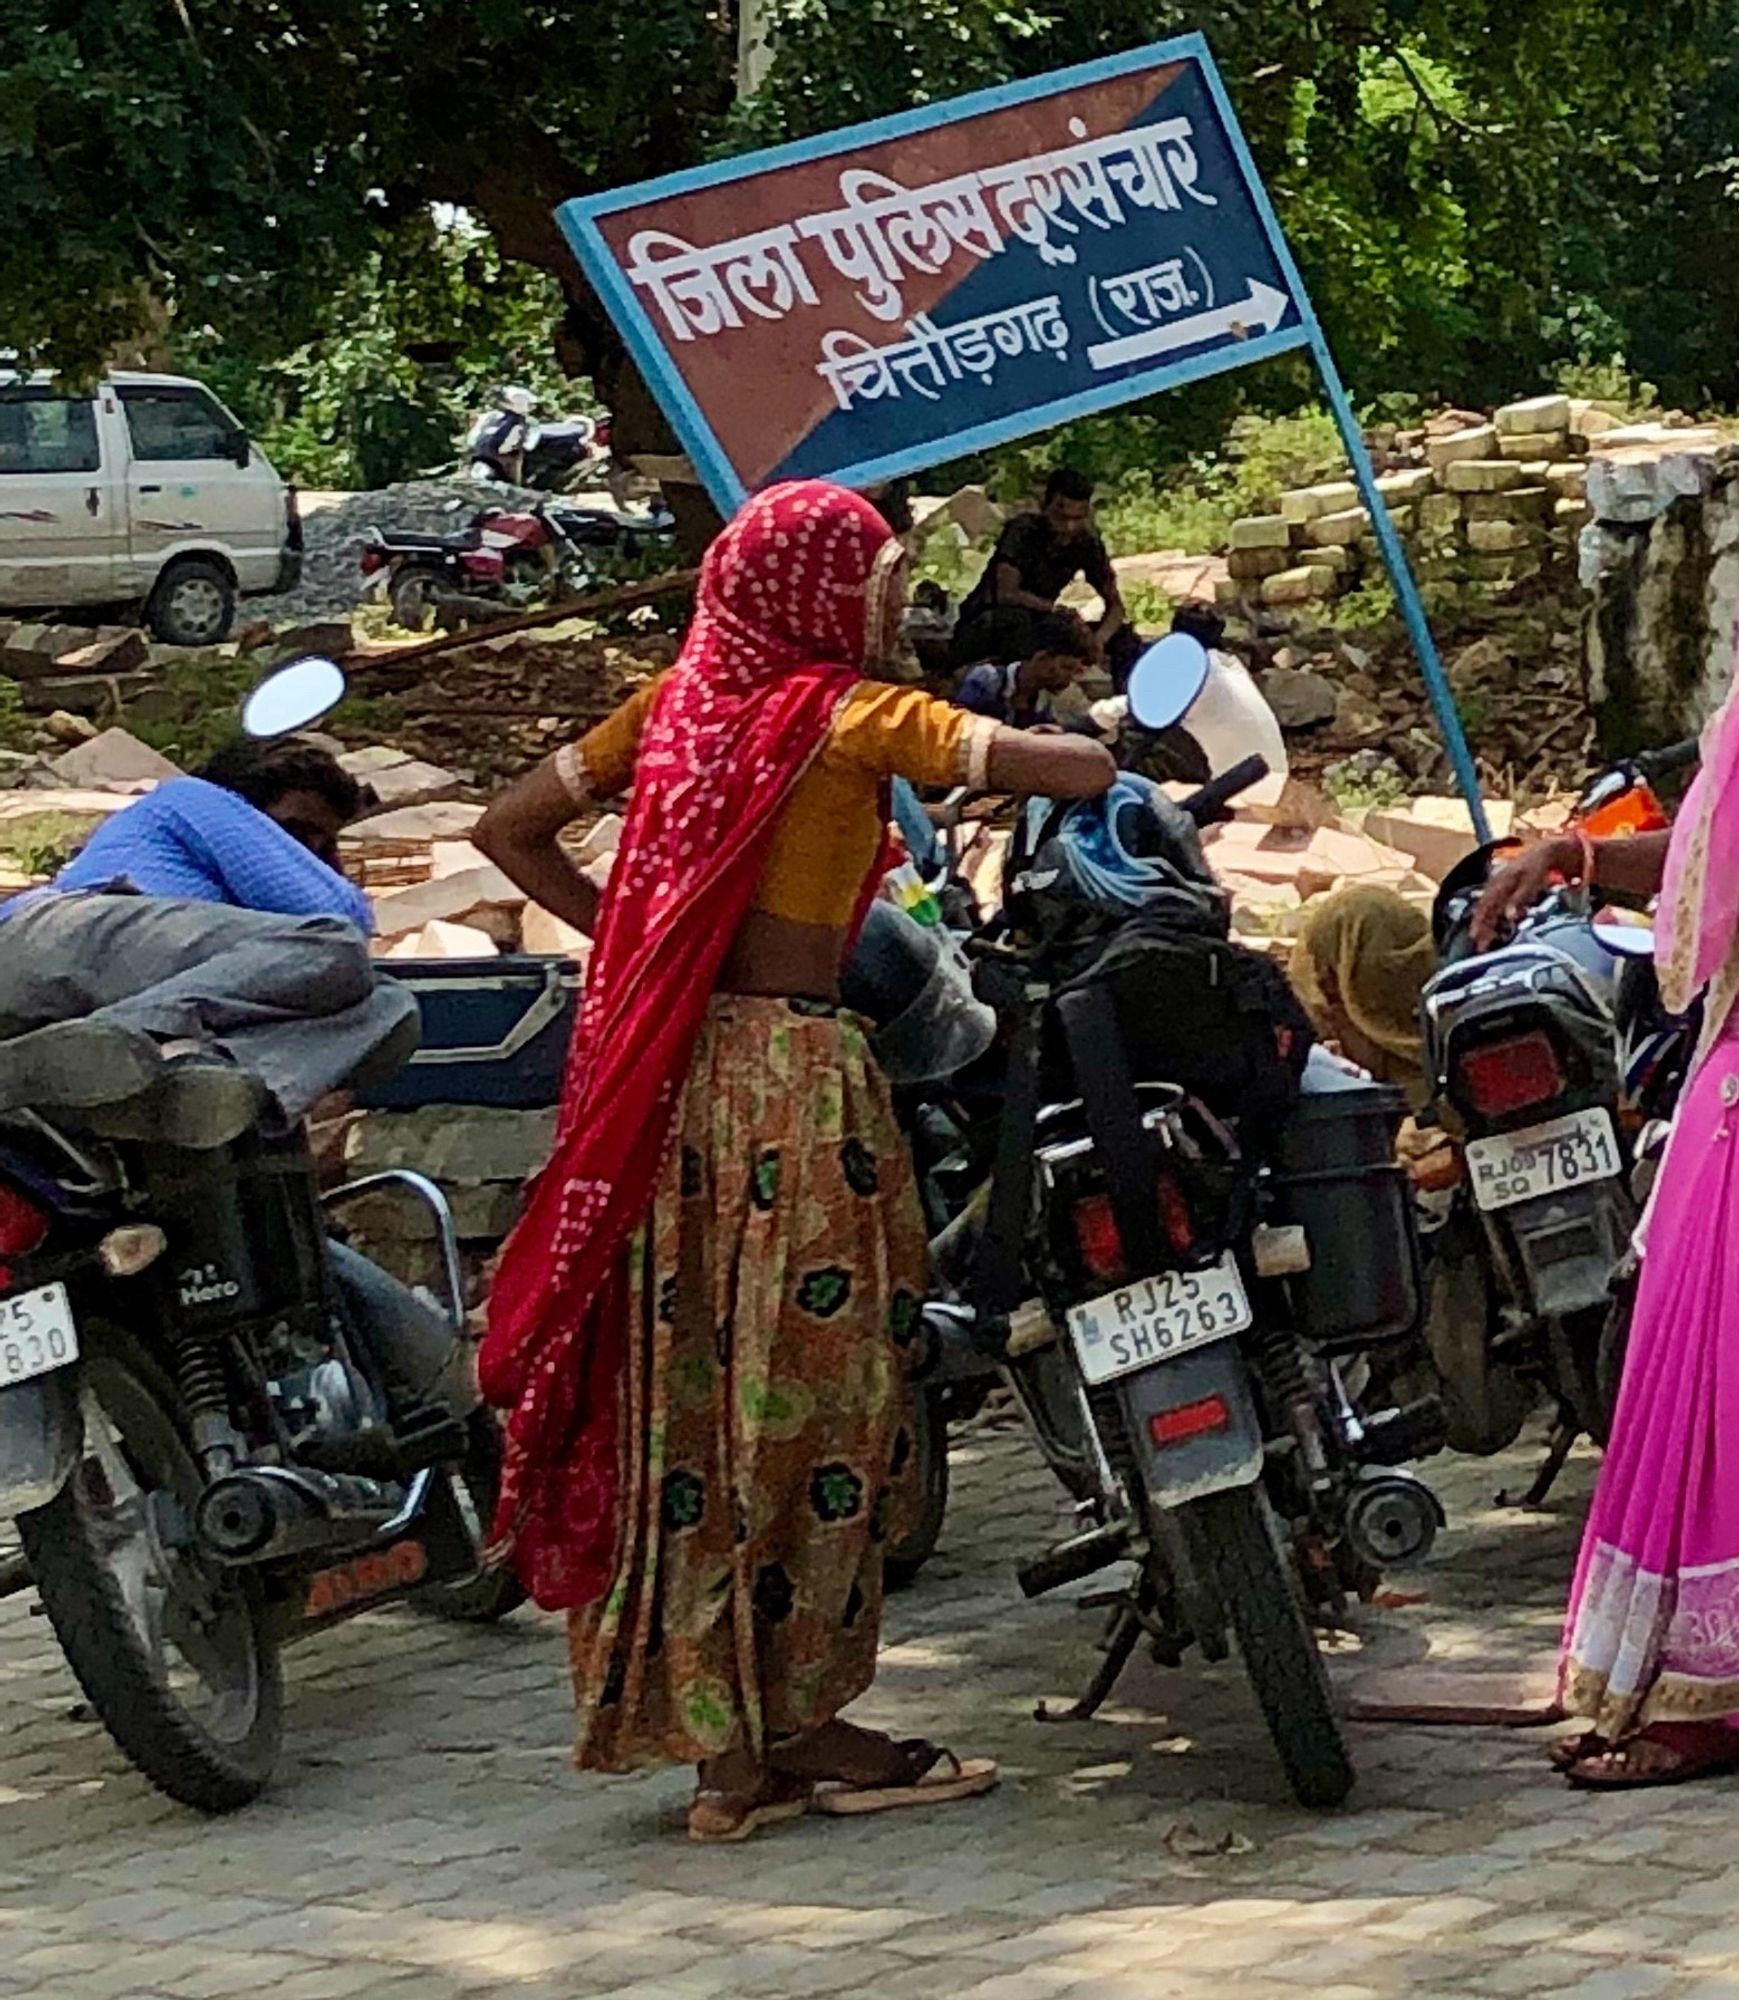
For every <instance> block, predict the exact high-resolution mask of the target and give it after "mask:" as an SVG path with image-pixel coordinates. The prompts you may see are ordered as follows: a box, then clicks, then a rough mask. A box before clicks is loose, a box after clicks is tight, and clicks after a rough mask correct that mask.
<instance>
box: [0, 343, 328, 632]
mask: <svg viewBox="0 0 1739 2000" xmlns="http://www.w3.org/2000/svg"><path fill="white" fill-rule="evenodd" d="M301 565H302V528H301V522H300V521H299V520H298V519H297V515H296V498H295V494H294V492H293V491H292V489H291V488H289V487H288V486H286V485H285V484H284V482H283V480H281V479H280V478H279V477H278V475H277V473H276V472H274V471H273V470H272V467H271V465H270V464H269V463H268V462H267V460H266V458H265V456H264V454H263V453H262V452H261V451H260V450H259V448H258V447H257V446H255V445H252V444H250V443H249V442H248V437H247V433H246V432H245V431H244V430H243V429H242V427H241V425H240V424H238V423H237V422H236V420H235V418H234V417H232V416H231V415H230V413H229V412H228V411H227V410H226V409H225V408H224V407H223V405H222V404H221V403H220V402H219V401H218V400H217V398H216V397H215V396H214V395H213V394H212V393H211V391H210V390H209V389H207V388H205V387H203V386H202V385H201V384H200V383H198V382H191V381H188V380H187V379H186V377H184V376H180V375H139V374H115V375H111V376H109V377H108V378H107V379H106V380H104V381H103V382H102V383H100V384H99V385H98V387H97V388H96V389H94V390H93V391H91V392H90V393H89V394H87V395H69V394H67V393H66V392H65V391H64V390H61V389H58V388H56V387H55V385H54V383H53V381H52V380H51V378H50V377H48V376H47V375H18V374H6V373H0V609H7V610H18V611H39V612H51V611H52V612H58V611H66V610H69V609H71V608H72V607H74V606H77V605H118V604H123V603H132V604H138V603H141V602H142V603H143V604H144V606H145V616H146V621H147V623H148V624H149V625H150V627H151V630H152V631H153V632H154V633H155V634H156V636H157V637H158V638H159V639H162V640H165V641H166V642H167V643H169V644H170V645H176V646H210V645H215V644H216V643H217V642H218V641H219V640H221V639H223V638H224V637H225V636H226V635H227V634H228V632H229V629H230V625H231V622H232V621H233V619H234V617H235V605H236V599H237V597H238V596H241V595H244V594H247V593H251V592H255V591H268V590H287V589H289V588H290V587H291V585H292V584H294V582H295V581H296V578H297V576H298V574H299V573H300V570H301Z"/></svg>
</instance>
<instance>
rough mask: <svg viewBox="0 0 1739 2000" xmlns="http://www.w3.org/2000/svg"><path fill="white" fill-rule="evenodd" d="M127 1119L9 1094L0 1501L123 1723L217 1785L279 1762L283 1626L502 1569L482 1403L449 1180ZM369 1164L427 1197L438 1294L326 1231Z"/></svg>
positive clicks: (287, 1135) (95, 1686) (163, 1768)
mask: <svg viewBox="0 0 1739 2000" xmlns="http://www.w3.org/2000/svg"><path fill="white" fill-rule="evenodd" d="M140 1129H141V1124H140V1120H139V1118H138V1116H137V1107H136V1106H135V1107H130V1108H129V1107H104V1108H99V1109H94V1110H93V1109H86V1110H82V1111H79V1112H77V1113H72V1112H66V1111H62V1110H59V1109H56V1108H55V1107H54V1106H53V1105H51V1104H49V1103H46V1102H45V1103H40V1104H38V1105H36V1106H35V1107H34V1108H30V1109H15V1110H12V1111H10V1112H8V1113H5V1114H3V1115H0V1513H3V1514H5V1515H6V1516H10V1517H13V1518H15V1519H16V1522H17V1528H18V1533H19V1536H20V1539H21V1541H22V1544H23V1552H24V1557H25V1559H26V1561H27V1563H28V1570H29V1579H30V1581H32V1582H33V1583H34V1585H35V1588H36V1590H37V1592H38V1593H39V1595H40V1597H41V1601H42V1605H43V1608H44V1610H45V1611H46V1612H47V1614H48V1618H49V1621H50V1623H51V1624H52V1625H53V1627H54V1631H55V1634H56V1637H57V1638H58V1639H59V1641H60V1644H61V1648H62V1650H63V1651H64V1653H65V1654H66V1657H67V1660H68V1663H69V1664H70V1665H71V1667H72V1669H73V1672H74V1673H75V1674H76V1675H77V1677H78V1680H79V1682H80V1684H81V1686H82V1687H83V1688H84V1691H85V1693H86V1694H87V1695H88V1696H89V1698H90V1701H91V1704H92V1706H93V1708H94V1709H95V1710H96V1713H97V1715H98V1716H99V1717H100V1718H101V1720H102V1722H103V1724H104V1725H105V1727H106V1728H107V1729H108V1731H109V1733H110V1735H111V1736H112V1737H113V1738H114V1739H115V1741H116V1743H117V1744H119V1746H120V1747H121V1749H122V1750H123V1751H124V1752H125V1754H126V1755H127V1756H128V1758H130V1759H131V1761H132V1762H133V1763H134V1764H135V1765H136V1766H137V1767H138V1768H139V1770H140V1771H142V1772H143V1773H144V1774H145V1776H146V1777H147V1778H149V1779H150V1780H151V1782H152V1783H153V1784H155V1785H157V1786H158V1787H159V1788H160V1789H161V1790H163V1791H164V1792H167V1793H168V1794H169V1795H170V1796H171V1797H172V1798H176V1799H179V1800H181V1801H182V1802H183V1803H185V1804H187V1805H191V1806H195V1807H197V1808H199V1809H200V1810H202V1811H205V1812H213V1813H216V1812H226V1811H230V1810H232V1809H234V1808H236V1807H238V1806H241V1805H244V1804H246V1803H247V1802H248V1801H249V1800H250V1799H252V1798H254V1797H255V1796H256V1794H257V1793H258V1792H259V1791H260V1790H261V1788H262V1787H263V1786H264V1785H265V1784H266V1782H267V1781H268V1779H269V1778H270V1776H271V1773H272V1770H273V1767H274V1764H275V1762H276V1759H277V1754H278V1747H279V1740H280V1735H281V1731H282V1723H283V1682H282V1676H281V1672H280V1666H279V1655H280V1651H281V1649H282V1648H283V1647H284V1646H285V1645H286V1644H288V1643H290V1642H291V1641H293V1640H296V1639H299V1638H302V1637H305V1636H306V1635H308V1634H310V1633H313V1632H319V1631H323V1630H325V1629H326V1628H327V1627H329V1626H332V1625H336V1624H338V1623H340V1622H342V1621H343V1620H345V1619H347V1618H350V1617H353V1616H354V1615H356V1614H357V1613H359V1612H362V1611H370V1610H375V1609H377V1608H378V1607H380V1606H382V1605H385V1604H390V1603H393V1602H395V1601H398V1600H401V1599H408V1600H410V1601H412V1602H413V1603H415V1604H418V1605H420V1606H422V1607H424V1608H426V1609H428V1610H430V1611H433V1612H436V1613H438V1614H440V1615H443V1616H446V1617H450V1618H458V1619H466V1620H478V1621H489V1620H494V1619H498V1618H500V1617H502V1616H503V1615H504V1614H505V1613H506V1612H508V1611H509V1610H511V1609H512V1608H513V1607H514V1606H515V1605H516V1604H517V1603H518V1602H519V1601H520V1596H521V1593H520V1590H519V1587H518V1585H517V1583H516V1582H515V1580H514V1579H513V1577H512V1576H511V1575H510V1574H508V1573H506V1572H503V1571H494V1570H487V1569H485V1568H484V1566H483V1559H482V1545H483V1539H484V1536H485V1533H486V1531H487V1528H488V1524H489V1521H490V1518H491V1515H492V1513H493V1510H494V1506H495V1500H496V1490H497V1485H498V1478H499V1470H500V1456H501V1441H500V1430H499V1427H498V1425H497V1423H496V1420H495V1418H494V1415H493V1413H492V1412H490V1411H489V1410H488V1409H487V1408H485V1407H484V1406H483V1404H482V1402H481V1398H480V1395H479V1392H478V1389H477V1385H476V1380H475V1370H474V1366H473V1362H472V1350H471V1345H470V1342H469V1340H468V1338H467V1336H466V1329H465V1314H464V1299H463V1294H462V1287H461V1280H460V1273H459V1258H458V1248H457V1241H456V1238H455V1234H454V1230H453V1223H452V1218H451V1215H450V1214H449V1212H448V1209H447V1205H446V1202H445V1200H444V1199H443V1197H442V1196H441V1194H440V1191H439V1190H438V1189H437V1188H436V1187H434V1185H433V1184H432V1183H430V1182H428V1181H426V1180H424V1179H422V1178H421V1177H420V1176H418V1175H415V1174H410V1173H392V1174H381V1175H376V1176H373V1177H371V1178H370V1179H368V1180H366V1181H362V1182H359V1183H356V1184H354V1185H352V1186H350V1187H347V1188H343V1189H340V1190H338V1191H337V1192H335V1193H332V1194H329V1195H327V1196H325V1197H324V1199H323V1198H322V1197H321V1196H320V1194H319V1192H318V1190H317V1186H316V1180H315V1174H314V1168H313V1163H312V1160H311V1158H310V1155H309V1152H308V1147H307V1142H306V1139H305V1137H304V1135H303V1133H302V1131H301V1129H300V1128H296V1129H293V1130H288V1131H286V1130H282V1129H277V1130H274V1129H271V1128H270V1127H269V1126H268V1125H266V1124H265V1123H261V1124H259V1125H257V1126H256V1128H255V1129H253V1130H251V1131H249V1132H247V1133H245V1134H244V1135H243V1136H242V1137H240V1138H239V1139H237V1140H235V1141H234V1142H233V1143H231V1144H230V1145H228V1146H225V1147H222V1148H218V1149H214V1150H211V1151H206V1152H192V1151H184V1150H180V1149H178V1148H172V1147H169V1146H166V1145H163V1144H160V1143H153V1142H151V1141H150V1140H148V1139H146V1140H141V1139H140V1138H138V1137H137V1136H136V1135H137V1132H138V1131H139V1130H140ZM122 1133H126V1134H132V1135H134V1136H126V1137H122V1136H114V1135H118V1134H122ZM384 1191H396V1192H397V1193H399V1194H402V1195H403V1196H405V1197H406V1198H408V1199H410V1200H413V1201H417V1202H420V1203H422V1204H423V1205H424V1206H425V1207H426V1208H427V1209H428V1210H429V1212H430V1216H431V1219H432V1221H433V1224H434V1229H435V1233H436V1236H437V1239H438V1240H439V1242H440V1243H441V1245H442V1246H443V1249H444V1251H445V1253H446V1254H445V1264H446V1273H447V1284H446V1292H447V1296H446V1297H445V1298H444V1299H443V1300H441V1301H440V1302H438V1303H436V1302H434V1301H432V1300H431V1299H429V1298H428V1297H427V1296H425V1295H424V1294H421V1293H417V1292H412V1291H410V1290H409V1289H407V1288H406V1287H405V1286H403V1285H401V1284H399V1283H398V1282H397V1281H395V1280H394V1279H393V1278H391V1277H390V1276H388V1274H387V1273H386V1272H385V1271H383V1270H380V1269H379V1268H377V1267H376V1266H375V1265H374V1264H372V1263H370V1262H369V1261H368V1260H367V1259H366V1258H364V1257H362V1256H360V1255H358V1254H357V1253H356V1252H355V1251H354V1250H352V1249H350V1248H349V1247H348V1246H347V1245H346V1243H345V1242H344V1233H343V1226H342V1217H343V1214H344V1210H345V1208H346V1206H347V1204H348V1203H350V1202H351V1201H352V1200H354V1199H356V1198H357V1197H359V1196H363V1195H375V1196H378V1195H379V1194H380V1193H382V1192H384Z"/></svg>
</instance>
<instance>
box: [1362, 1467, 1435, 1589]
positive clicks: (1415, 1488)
mask: <svg viewBox="0 0 1739 2000" xmlns="http://www.w3.org/2000/svg"><path fill="white" fill-rule="evenodd" d="M1443 1520H1444V1515H1443V1507H1442V1504H1441V1503H1440V1502H1439V1500H1438V1498H1437V1495H1436V1494H1435V1493H1433V1492H1432V1490H1431V1489H1430V1487H1429V1486H1427V1485H1426V1484H1425V1482H1424V1481H1423V1480H1422V1479H1415V1478H1414V1477H1413V1475H1412V1474H1411V1473H1409V1472H1380V1473H1377V1474H1375V1475H1374V1476H1371V1477H1367V1478H1365V1479H1362V1480H1360V1482H1359V1483H1358V1485H1357V1486H1355V1487H1354V1488H1353V1491H1352V1495H1351V1497H1350V1498H1349V1499H1348V1501H1347V1512H1346V1535H1347V1540H1348V1542H1349V1543H1350V1544H1351V1545H1352V1550H1353V1553H1354V1555H1356V1556H1357V1557H1358V1559H1359V1561H1360V1562H1362V1563H1365V1564H1368V1565H1369V1567H1370V1568H1372V1569H1390V1568H1393V1567H1396V1566H1397V1565H1401V1564H1405V1563H1413V1562H1420V1561H1422V1560H1423V1559H1424V1558H1425V1557H1426V1556H1427V1555H1429V1554H1430V1552H1431V1545H1432V1544H1433V1543H1434V1542H1435V1541H1436V1539H1437V1531H1438V1529H1439V1528H1441V1527H1442V1526H1443Z"/></svg>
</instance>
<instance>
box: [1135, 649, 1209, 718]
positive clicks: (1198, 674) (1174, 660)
mask: <svg viewBox="0 0 1739 2000" xmlns="http://www.w3.org/2000/svg"><path fill="white" fill-rule="evenodd" d="M1207 678H1208V652H1207V648H1206V647H1205V646H1204V645H1203V644H1202V643H1201V641H1200V640H1199V639H1192V638H1191V637H1190V636H1189V634H1188V633H1186V632H1172V633H1169V634H1168V635H1167V636H1166V637H1165V638H1163V639H1160V640H1157V641H1156V642H1155V643H1154V644H1153V645H1151V646H1149V647H1148V649H1147V651H1146V652H1145V653H1143V654H1142V656H1141V658H1140V659H1139V660H1137V661H1136V663H1135V665H1134V666H1133V667H1132V668H1131V669H1130V674H1129V717H1130V720H1131V721H1132V722H1134V723H1136V724H1137V725H1138V726H1139V727H1140V728H1142V729H1152V730H1160V729H1170V728H1172V727H1173V726H1174V725H1175V724H1177V723H1179V722H1181V721H1182V720H1183V719H1184V717H1185V716H1186V715H1187V714H1188V713H1189V710H1190V707H1191V704H1192V703H1193V702H1194V701H1195V698H1196V696H1197V695H1199V694H1200V693H1201V691H1202V688H1203V686H1204V685H1205V684H1206V682H1207Z"/></svg>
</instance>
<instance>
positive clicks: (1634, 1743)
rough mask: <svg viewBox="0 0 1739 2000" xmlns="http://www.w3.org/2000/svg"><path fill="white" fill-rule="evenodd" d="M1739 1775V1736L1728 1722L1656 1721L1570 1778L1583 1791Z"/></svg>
mask: <svg viewBox="0 0 1739 2000" xmlns="http://www.w3.org/2000/svg"><path fill="white" fill-rule="evenodd" d="M1730 1771H1739V1731H1735V1730H1732V1729H1729V1728H1728V1727H1727V1725H1726V1724H1725V1723H1723V1722H1656V1723H1653V1724H1651V1725H1650V1726H1649V1727H1648V1728H1647V1729H1644V1730H1642V1731H1641V1732H1640V1733H1639V1734H1637V1735H1635V1736H1631V1737H1627V1738H1626V1739H1625V1741H1624V1742H1622V1743H1612V1744H1602V1745H1599V1746H1598V1747H1597V1748H1596V1749H1595V1750H1594V1751H1593V1752H1592V1754H1590V1755H1588V1756H1585V1757H1580V1758H1578V1759H1577V1760H1576V1761H1575V1762H1574V1763H1572V1764H1570V1765H1569V1766H1568V1767H1567V1768H1566V1770H1565V1776H1566V1777H1567V1778H1568V1779H1569V1780H1570V1782H1571V1784H1573V1785H1575V1786H1576V1787H1577V1788H1578V1789H1579V1790H1581V1791H1589V1792H1619V1791H1634V1790H1638V1789H1640V1788H1641V1787H1643V1786H1645V1785H1684V1784H1689V1783H1690V1782H1691V1780H1692V1779H1694V1778H1713V1777H1719V1776H1722V1775H1724V1774H1725V1773H1727V1772H1730Z"/></svg>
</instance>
